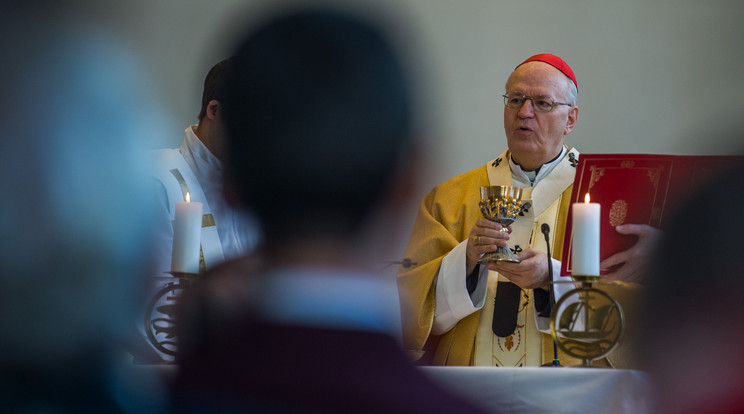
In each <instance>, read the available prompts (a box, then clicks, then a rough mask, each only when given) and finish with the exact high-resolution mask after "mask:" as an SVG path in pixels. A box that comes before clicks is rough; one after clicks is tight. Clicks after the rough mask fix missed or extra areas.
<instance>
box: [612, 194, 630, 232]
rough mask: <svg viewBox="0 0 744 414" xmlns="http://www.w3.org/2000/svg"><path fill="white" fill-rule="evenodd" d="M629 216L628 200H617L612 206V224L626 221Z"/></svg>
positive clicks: (616, 224) (613, 225)
mask: <svg viewBox="0 0 744 414" xmlns="http://www.w3.org/2000/svg"><path fill="white" fill-rule="evenodd" d="M627 216H628V202H627V201H625V200H623V199H618V200H615V202H614V203H612V207H610V225H611V226H612V227H615V226H619V225H621V224H623V223H625V217H627Z"/></svg>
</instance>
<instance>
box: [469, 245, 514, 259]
mask: <svg viewBox="0 0 744 414" xmlns="http://www.w3.org/2000/svg"><path fill="white" fill-rule="evenodd" d="M478 262H479V263H487V262H512V263H519V259H518V258H517V255H515V254H514V253H513V252H512V251H511V249H509V248H508V247H499V248H498V249H497V250H496V251H494V252H490V253H486V254H484V255H483V256H481V258H480V260H478Z"/></svg>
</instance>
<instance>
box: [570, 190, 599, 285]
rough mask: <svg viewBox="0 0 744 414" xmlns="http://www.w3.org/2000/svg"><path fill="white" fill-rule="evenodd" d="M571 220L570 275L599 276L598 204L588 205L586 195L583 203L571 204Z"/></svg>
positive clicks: (587, 195)
mask: <svg viewBox="0 0 744 414" xmlns="http://www.w3.org/2000/svg"><path fill="white" fill-rule="evenodd" d="M572 218H573V230H572V246H571V247H572V250H571V263H572V267H573V269H572V271H571V274H573V275H574V276H599V218H600V205H599V203H590V202H589V193H586V197H584V203H574V204H573V216H572Z"/></svg>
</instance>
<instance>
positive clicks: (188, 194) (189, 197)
mask: <svg viewBox="0 0 744 414" xmlns="http://www.w3.org/2000/svg"><path fill="white" fill-rule="evenodd" d="M587 196H589V194H587ZM186 202H187V203H190V202H191V193H190V192H188V191H187V192H186Z"/></svg>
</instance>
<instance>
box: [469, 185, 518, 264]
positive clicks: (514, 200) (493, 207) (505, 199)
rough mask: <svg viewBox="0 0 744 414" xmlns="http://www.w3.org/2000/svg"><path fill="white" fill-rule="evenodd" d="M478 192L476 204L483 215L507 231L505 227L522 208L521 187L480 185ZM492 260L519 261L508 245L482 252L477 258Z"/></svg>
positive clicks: (481, 261) (481, 260) (515, 217)
mask: <svg viewBox="0 0 744 414" xmlns="http://www.w3.org/2000/svg"><path fill="white" fill-rule="evenodd" d="M480 194H481V200H480V202H479V203H478V205H479V206H480V210H481V213H482V214H483V217H485V218H486V219H488V220H491V221H495V222H497V223H499V224H501V231H503V232H508V231H509V229H508V228H507V227H508V226H509V225H510V224H512V223H513V222H514V220H516V219H517V216H518V215H519V212H520V211H521V210H522V188H521V187H511V186H504V185H501V186H482V187H481V188H480ZM494 261H504V262H514V263H519V259H518V258H517V256H516V255H515V254H514V253H512V251H511V249H509V246H508V245H507V246H505V247H499V248H498V249H497V250H496V251H494V252H490V253H486V254H484V255H483V256H481V258H480V260H479V262H480V263H485V262H494Z"/></svg>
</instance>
